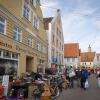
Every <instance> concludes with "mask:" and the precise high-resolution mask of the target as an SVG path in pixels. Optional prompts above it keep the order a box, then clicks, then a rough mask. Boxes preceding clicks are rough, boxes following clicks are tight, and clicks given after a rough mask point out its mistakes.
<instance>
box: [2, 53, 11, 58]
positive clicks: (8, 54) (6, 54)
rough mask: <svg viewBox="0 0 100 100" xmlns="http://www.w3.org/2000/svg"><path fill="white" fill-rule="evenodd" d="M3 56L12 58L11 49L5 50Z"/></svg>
mask: <svg viewBox="0 0 100 100" xmlns="http://www.w3.org/2000/svg"><path fill="white" fill-rule="evenodd" d="M3 57H5V58H11V52H9V51H4V52H3Z"/></svg>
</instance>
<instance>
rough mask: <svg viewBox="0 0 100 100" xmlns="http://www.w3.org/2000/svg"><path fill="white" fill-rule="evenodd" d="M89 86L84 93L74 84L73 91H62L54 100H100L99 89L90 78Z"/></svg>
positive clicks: (93, 78) (95, 81) (93, 79)
mask: <svg viewBox="0 0 100 100" xmlns="http://www.w3.org/2000/svg"><path fill="white" fill-rule="evenodd" d="M75 83H76V82H75ZM89 84H90V87H89V89H88V90H86V91H84V90H82V89H80V88H78V87H77V86H76V84H75V87H74V89H67V90H65V91H63V92H62V93H61V95H60V96H59V97H58V98H56V99H55V100H100V88H98V85H97V79H96V78H95V77H93V76H91V78H90V79H89Z"/></svg>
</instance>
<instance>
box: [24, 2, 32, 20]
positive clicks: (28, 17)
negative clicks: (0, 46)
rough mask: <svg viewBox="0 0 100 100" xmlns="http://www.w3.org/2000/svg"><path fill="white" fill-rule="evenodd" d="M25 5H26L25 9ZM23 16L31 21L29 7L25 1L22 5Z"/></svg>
mask: <svg viewBox="0 0 100 100" xmlns="http://www.w3.org/2000/svg"><path fill="white" fill-rule="evenodd" d="M25 7H26V9H27V10H25ZM28 10H29V12H27V11H28ZM25 13H26V14H25ZM27 15H28V16H27ZM23 17H24V18H26V19H27V20H29V21H31V9H30V7H29V5H28V4H27V3H25V4H24V5H23Z"/></svg>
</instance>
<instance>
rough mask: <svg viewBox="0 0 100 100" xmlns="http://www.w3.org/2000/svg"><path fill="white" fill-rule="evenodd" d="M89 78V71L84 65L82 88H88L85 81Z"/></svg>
mask: <svg viewBox="0 0 100 100" xmlns="http://www.w3.org/2000/svg"><path fill="white" fill-rule="evenodd" d="M87 79H88V71H87V70H86V69H85V67H82V70H81V88H82V89H84V90H85V89H86V88H85V82H86V80H87Z"/></svg>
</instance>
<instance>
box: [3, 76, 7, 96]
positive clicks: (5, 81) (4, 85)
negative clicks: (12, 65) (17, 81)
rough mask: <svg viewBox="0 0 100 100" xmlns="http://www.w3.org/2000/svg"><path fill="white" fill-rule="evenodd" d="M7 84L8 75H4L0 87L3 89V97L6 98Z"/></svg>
mask: <svg viewBox="0 0 100 100" xmlns="http://www.w3.org/2000/svg"><path fill="white" fill-rule="evenodd" d="M8 84H9V75H4V76H3V80H2V86H3V87H4V96H7V93H8Z"/></svg>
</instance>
